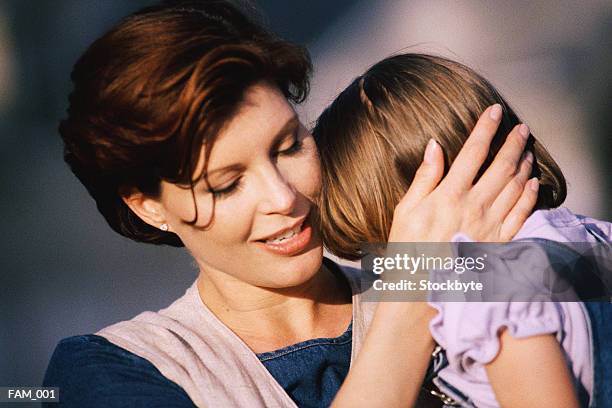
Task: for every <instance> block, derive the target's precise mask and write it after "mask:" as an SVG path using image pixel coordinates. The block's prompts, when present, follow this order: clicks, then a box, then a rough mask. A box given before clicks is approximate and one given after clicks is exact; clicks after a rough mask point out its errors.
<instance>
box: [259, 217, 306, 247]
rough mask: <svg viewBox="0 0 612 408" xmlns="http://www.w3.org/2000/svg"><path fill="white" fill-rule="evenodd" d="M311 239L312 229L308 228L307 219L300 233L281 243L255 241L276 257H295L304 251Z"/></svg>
mask: <svg viewBox="0 0 612 408" xmlns="http://www.w3.org/2000/svg"><path fill="white" fill-rule="evenodd" d="M311 238H312V227H311V226H310V223H309V219H308V217H307V218H306V220H304V222H303V223H302V228H301V229H300V232H299V233H298V234H296V235H294V236H292V237H291V238H289V239H285V240H284V241H282V242H274V243H272V242H265V241H257V244H259V245H261V246H263V247H264V249H266V250H267V251H270V252H272V253H274V254H277V255H284V256H291V255H295V254H297V253H299V252H301V251H302V250H304V249H305V248H306V247H307V246H308V244H309V243H310V239H311Z"/></svg>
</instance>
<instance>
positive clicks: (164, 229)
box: [159, 223, 168, 231]
mask: <svg viewBox="0 0 612 408" xmlns="http://www.w3.org/2000/svg"><path fill="white" fill-rule="evenodd" d="M159 229H160V230H162V231H168V224H166V223H163V224H162V225H160V226H159Z"/></svg>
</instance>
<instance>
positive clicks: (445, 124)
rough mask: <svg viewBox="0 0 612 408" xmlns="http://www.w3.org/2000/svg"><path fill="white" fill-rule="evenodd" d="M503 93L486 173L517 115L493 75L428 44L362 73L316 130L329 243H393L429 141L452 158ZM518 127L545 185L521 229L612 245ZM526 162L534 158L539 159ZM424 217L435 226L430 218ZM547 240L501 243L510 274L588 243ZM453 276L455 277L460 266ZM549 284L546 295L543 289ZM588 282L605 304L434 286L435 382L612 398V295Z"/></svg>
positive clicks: (536, 397) (476, 402)
mask: <svg viewBox="0 0 612 408" xmlns="http://www.w3.org/2000/svg"><path fill="white" fill-rule="evenodd" d="M494 103H499V104H501V105H503V106H504V115H503V117H502V121H501V124H500V127H499V131H498V133H497V135H496V137H495V138H494V139H493V142H492V144H491V150H490V154H489V158H488V162H485V165H484V166H483V168H482V169H481V172H484V170H485V169H486V167H487V165H488V163H490V161H491V160H492V159H493V157H494V156H495V154H496V153H497V152H498V150H499V148H500V146H502V144H503V142H504V141H505V139H506V132H507V131H508V130H509V129H511V128H513V127H515V126H519V125H520V119H519V118H518V117H517V115H516V114H515V113H514V111H513V110H512V108H510V107H509V105H508V103H507V102H506V101H505V100H504V99H503V98H502V97H501V96H500V94H499V92H498V91H497V90H496V89H495V88H494V87H493V86H492V85H491V84H490V83H489V82H488V81H487V80H485V79H484V78H482V77H481V76H480V75H478V74H477V73H475V72H474V71H473V70H471V69H469V68H468V67H466V66H464V65H462V64H459V63H457V62H454V61H450V60H448V59H445V58H441V57H436V56H431V55H424V54H401V55H396V56H393V57H389V58H386V59H384V60H382V61H380V62H378V63H377V64H375V65H374V66H372V67H371V68H370V69H368V71H367V72H366V73H364V74H363V75H362V76H360V77H358V78H357V79H355V80H354V81H353V82H352V83H351V84H350V85H349V86H348V87H347V88H346V89H345V90H344V91H343V92H342V93H341V94H340V95H339V96H338V97H337V99H336V100H335V101H334V102H333V103H332V104H331V105H330V106H329V107H328V108H327V109H326V110H325V111H324V112H323V113H322V114H321V116H320V118H319V120H318V122H317V125H316V127H315V129H314V130H313V134H314V135H315V138H316V140H317V143H318V145H319V148H320V152H321V161H322V165H323V168H325V169H326V171H325V172H323V175H324V177H323V189H322V194H321V197H320V200H321V220H322V223H321V225H322V232H323V237H324V243H325V245H326V246H327V247H328V248H329V250H330V251H331V252H333V253H335V254H337V255H339V256H341V257H344V258H348V259H357V258H361V257H362V256H363V254H362V252H361V249H360V244H361V245H363V243H368V242H370V243H377V242H385V241H386V240H387V239H388V237H389V235H390V234H392V232H393V226H392V223H391V219H392V216H393V214H392V211H393V208H394V207H395V206H396V204H397V203H398V202H399V201H400V199H401V198H402V195H403V191H404V190H405V188H406V186H408V185H410V182H411V180H412V179H413V178H414V177H415V174H416V172H417V168H418V166H419V163H420V158H421V156H422V154H423V151H426V150H427V149H428V146H432V145H436V144H439V145H440V146H441V147H442V151H443V152H444V154H445V155H446V157H445V159H446V160H445V161H446V163H449V164H452V163H453V162H454V160H457V159H458V158H459V156H460V155H461V154H462V152H463V150H462V146H463V145H464V143H467V140H466V139H467V135H468V133H469V129H471V128H472V127H473V126H474V124H475V122H476V120H477V118H478V115H479V113H480V112H482V111H483V110H485V109H486V108H487V106H489V105H491V104H494ZM519 128H522V130H523V132H522V133H523V135H524V138H525V140H526V141H527V139H529V143H528V146H529V147H528V151H527V152H526V154H525V156H524V157H525V158H526V162H525V166H524V168H523V170H522V171H525V172H528V171H530V172H531V175H530V176H529V177H534V178H532V179H531V181H530V183H531V182H533V183H534V186H537V185H539V194H538V202H537V204H536V210H537V211H535V212H534V213H533V214H532V215H531V216H530V217H529V218H528V220H527V221H526V223H525V225H524V226H523V227H522V228H521V230H520V231H519V233H518V234H517V236H516V237H517V238H519V239H520V240H522V241H524V240H527V239H534V238H537V239H539V240H554V241H556V242H566V243H568V242H569V243H571V242H583V243H590V246H589V247H588V248H589V249H590V250H591V251H592V250H593V249H592V248H591V246H595V247H596V246H598V245H600V246H604V247H608V245H609V243H610V241H611V240H612V224H611V223H609V222H605V221H600V220H595V219H592V218H588V217H584V216H577V215H575V214H573V213H571V211H569V210H568V209H566V208H560V205H561V203H562V202H563V201H564V199H565V196H566V184H565V178H564V177H563V174H562V172H561V170H560V169H559V167H558V166H557V164H556V163H555V161H554V160H553V158H552V157H551V156H550V154H549V153H548V152H547V151H546V149H545V148H544V147H543V146H542V144H541V143H540V142H539V141H538V140H537V139H536V138H535V137H533V135H531V134H530V132H529V130H528V129H526V128H525V127H524V126H523V125H521V126H519ZM347 146H350V149H347ZM527 162H533V163H534V165H533V168H532V166H528V165H527ZM348 175H350V177H348ZM482 177H483V178H485V177H487V175H486V173H485V174H484V175H483V176H482ZM536 177H537V178H536ZM366 180H367V182H366ZM538 180H539V181H538ZM355 197H358V199H355ZM421 222H425V223H426V224H430V222H429V221H428V220H427V219H425V220H421ZM538 242H545V243H546V242H547V241H538ZM583 246H584V245H583ZM489 248H490V247H489ZM515 248H516V247H515ZM539 248H541V247H540V246H538V247H537V248H536V247H535V245H534V244H532V245H531V246H529V245H525V246H523V247H522V248H521V250H520V252H517V251H513V250H512V248H507V249H503V248H502V250H503V251H504V252H502V253H501V254H502V255H503V254H507V255H503V257H502V258H499V259H504V260H505V261H504V262H505V264H506V265H507V270H508V272H509V273H510V274H511V273H514V272H517V271H519V270H525V271H529V275H530V277H531V279H530V281H529V282H531V283H530V285H535V284H537V282H536V280H534V278H535V276H537V275H536V274H537V273H540V272H541V270H540V269H539V265H538V264H537V262H540V260H541V259H546V266H547V267H549V266H550V263H553V262H555V260H556V262H563V259H564V258H563V257H565V259H575V255H574V254H575V252H574V251H576V249H579V248H580V247H576V246H570V247H564V246H561V245H558V244H555V243H552V242H551V241H548V243H546V244H545V246H542V248H546V253H545V254H546V256H545V258H543V257H539V258H537V257H536V256H537V253H539V252H536V251H539V250H540V249H539ZM564 248H565V249H564ZM562 251H566V252H567V253H571V254H572V255H571V257H570V258H567V257H566V253H564V252H562ZM608 254H609V251H608ZM489 255H493V254H489ZM608 256H609V255H608ZM593 259H594V258H593ZM608 262H609V261H608ZM559 264H560V265H565V266H569V265H571V263H570V262H569V261H565V262H564V263H559ZM581 265H582V269H581V270H580V271H579V272H581V274H580V277H579V278H578V279H579V280H580V282H579V283H580V287H582V288H583V290H582V293H587V292H585V291H584V288H586V287H585V280H586V279H587V275H586V272H588V271H587V270H585V266H586V265H588V263H585V262H583V263H582V264H581ZM437 273H438V274H440V273H441V272H437ZM497 273H498V274H501V273H503V272H502V271H499V270H498V271H497ZM604 273H605V272H604ZM608 273H609V272H608ZM444 276H445V277H447V278H451V279H452V278H453V277H456V275H455V273H454V271H452V272H450V273H448V274H445V275H444ZM604 278H605V276H604ZM542 282H544V281H542ZM600 283H601V281H599V284H600ZM541 285H542V287H541V288H540V289H541V290H542V291H541V292H540V293H545V292H544V290H546V286H544V283H541ZM588 289H589V292H588V293H589V294H590V296H591V297H589V298H588V299H589V300H592V299H594V298H597V297H600V296H601V297H602V298H603V299H605V302H603V303H591V302H588V303H586V304H583V303H581V302H552V301H549V302H542V301H541V299H542V298H541V297H540V298H538V299H539V301H526V300H528V298H527V295H523V296H521V293H516V294H515V295H517V297H516V298H515V299H516V300H521V302H503V301H499V300H498V299H499V298H498V299H491V298H485V299H484V300H487V299H489V300H496V301H494V302H478V303H475V302H474V303H470V302H442V301H439V300H437V297H436V293H433V294H432V298H431V301H430V303H431V305H432V306H434V307H435V308H436V310H437V315H436V317H435V318H434V319H433V320H432V322H431V324H430V329H431V332H432V335H433V337H434V339H435V340H436V342H437V343H438V344H439V345H440V346H442V347H443V348H444V349H445V355H446V357H447V358H448V365H447V366H445V367H441V368H440V369H439V372H438V373H437V374H438V376H437V378H436V384H438V385H440V387H441V388H443V389H444V390H445V391H446V392H447V393H448V394H452V395H454V396H455V399H456V400H458V401H461V402H462V405H461V406H466V407H469V406H478V407H497V406H500V405H501V406H504V407H540V406H564V407H577V406H587V405H589V403H590V406H609V405H610V404H611V403H612V395H611V394H612V387H611V386H610V382H609V372H608V371H609V369H608V368H607V367H609V365H610V362H611V360H610V357H609V355H608V354H607V351H606V350H608V349H609V348H610V340H609V335H610V334H611V333H612V331H611V330H612V329H611V328H610V323H609V321H610V318H611V317H612V316H611V312H612V309H611V308H610V306H611V305H610V303H609V300H610V299H609V296H610V295H609V293H605V288H604V291H603V292H602V291H601V289H602V288H601V286H600V285H598V287H590V288H588ZM593 289H596V290H595V291H594V290H593ZM506 290H507V291H510V288H508V287H507V286H506ZM524 291H525V289H523V292H524ZM598 292H599V293H598ZM485 296H486V295H485ZM529 299H531V298H529Z"/></svg>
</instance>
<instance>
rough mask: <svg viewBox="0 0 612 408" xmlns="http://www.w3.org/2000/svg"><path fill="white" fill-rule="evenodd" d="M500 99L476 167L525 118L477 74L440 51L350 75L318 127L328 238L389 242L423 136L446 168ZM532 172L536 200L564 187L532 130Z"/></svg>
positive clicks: (335, 242) (339, 251) (341, 245)
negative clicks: (498, 115)
mask: <svg viewBox="0 0 612 408" xmlns="http://www.w3.org/2000/svg"><path fill="white" fill-rule="evenodd" d="M495 103H500V104H501V105H502V107H503V116H502V121H501V124H500V126H499V130H498V132H497V134H496V135H495V138H494V139H493V142H492V144H491V150H490V152H489V157H488V158H487V161H486V162H485V164H484V165H483V166H482V168H481V170H480V173H479V175H478V177H479V176H480V174H482V172H483V171H484V170H485V169H486V168H487V167H488V166H489V165H490V164H491V162H492V160H493V158H494V156H495V154H496V153H497V151H498V150H499V149H500V147H501V146H502V145H503V143H504V141H505V138H506V136H507V135H508V133H509V132H510V131H511V130H512V128H513V127H514V126H515V125H517V124H519V123H520V122H521V121H520V120H519V118H518V117H517V116H516V114H515V113H514V111H513V110H512V109H511V108H510V106H509V105H508V104H507V103H506V101H505V100H504V99H503V98H502V97H501V95H500V94H499V93H498V92H497V91H496V90H495V88H494V87H493V86H492V85H491V84H490V83H489V82H488V81H487V80H485V79H484V78H482V77H481V76H480V75H478V74H477V73H475V72H474V71H473V70H471V69H469V68H467V67H466V66H464V65H462V64H459V63H457V62H454V61H450V60H447V59H445V58H441V57H434V56H430V55H423V54H403V55H397V56H394V57H390V58H387V59H385V60H383V61H381V62H379V63H377V64H376V65H374V66H373V67H372V68H370V69H369V70H368V71H367V72H366V73H365V74H364V75H362V76H360V77H359V78H357V79H355V80H354V81H353V82H352V83H351V84H350V85H349V86H348V87H347V88H346V89H345V90H344V91H343V92H342V93H341V94H340V95H339V96H338V97H337V98H336V100H335V101H334V102H333V103H332V104H331V105H330V106H329V107H328V108H327V109H326V110H325V111H324V112H323V114H322V115H321V116H320V117H319V119H318V121H317V125H316V127H315V129H314V132H313V133H314V135H315V138H316V140H317V143H318V145H319V149H320V154H321V161H322V167H323V170H324V171H323V173H324V174H323V191H322V194H321V201H320V207H321V208H320V213H321V214H320V216H321V223H322V231H323V238H324V242H325V245H326V247H327V248H328V249H329V250H330V251H331V252H333V253H335V254H336V255H338V256H341V257H344V258H347V259H357V258H359V257H360V251H359V247H360V244H362V243H366V242H386V240H387V237H388V234H389V230H390V228H391V222H392V219H393V210H394V208H395V206H396V205H397V203H398V202H399V200H400V199H401V197H402V196H403V195H404V194H405V192H406V190H407V189H408V186H409V185H410V183H411V182H412V180H413V178H414V174H415V172H416V170H417V168H418V167H419V165H420V164H421V162H422V160H423V154H424V152H425V147H426V145H427V142H428V141H429V139H431V138H433V139H435V140H436V141H437V142H438V143H439V144H440V146H441V147H442V150H443V151H444V156H445V174H446V171H448V168H449V167H450V164H451V163H452V162H453V160H454V159H455V157H456V156H457V154H458V153H459V150H460V149H461V147H462V146H463V144H464V142H465V141H466V139H467V137H468V136H469V134H470V132H471V130H472V129H473V127H474V125H475V124H476V121H477V119H478V117H479V116H480V114H481V113H482V112H483V111H484V110H485V109H486V108H487V107H488V106H489V105H492V104H495ZM527 146H528V149H529V150H531V151H532V152H533V154H534V158H535V161H534V165H533V172H532V176H537V177H538V178H539V181H540V189H539V196H538V202H537V208H554V207H557V206H559V205H560V204H561V203H562V202H563V200H564V199H565V196H566V185H565V179H564V177H563V174H562V173H561V170H560V169H559V167H558V166H557V164H556V163H555V161H554V160H553V159H552V157H551V156H550V155H549V154H548V152H547V151H546V150H545V149H544V147H543V146H542V145H541V144H540V143H539V142H538V141H537V140H536V139H535V138H534V137H533V135H532V136H531V137H530V140H529V142H528V145H527Z"/></svg>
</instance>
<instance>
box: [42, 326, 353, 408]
mask: <svg viewBox="0 0 612 408" xmlns="http://www.w3.org/2000/svg"><path fill="white" fill-rule="evenodd" d="M351 336H352V323H351V324H350V325H349V327H348V329H347V330H346V331H345V332H344V333H343V334H342V335H340V336H339V337H335V338H318V339H311V340H306V341H303V342H300V343H297V344H293V345H291V346H288V347H284V348H282V349H279V350H275V351H271V352H267V353H260V354H258V355H257V356H258V357H259V359H260V361H261V362H262V363H263V364H264V366H265V367H266V368H267V369H268V371H269V372H270V374H272V376H273V377H274V378H275V379H276V381H277V382H278V383H279V384H280V385H281V386H282V387H283V388H284V389H285V391H286V392H287V394H289V396H291V398H292V399H293V400H294V401H295V403H296V404H297V405H298V406H300V407H327V406H329V405H330V404H331V401H332V400H333V398H334V396H335V395H336V393H337V392H338V389H339V388H340V385H341V384H342V382H343V381H344V378H345V377H346V375H347V373H348V369H349V364H350V360H351ZM43 385H44V386H46V387H60V406H61V407H66V408H73V407H74V408H76V407H78V408H82V407H89V408H120V407H126V408H127V407H136V408H138V407H147V408H193V407H194V404H193V402H192V401H191V399H190V398H189V396H188V395H187V394H186V393H185V391H184V390H183V389H182V388H181V387H179V386H178V385H177V384H176V383H174V382H172V381H170V380H169V379H167V378H166V377H164V376H163V375H162V374H161V373H160V372H159V370H158V369H157V368H155V366H153V364H151V363H150V362H149V361H148V360H145V359H144V358H142V357H139V356H137V355H135V354H133V353H131V352H129V351H127V350H125V349H123V348H121V347H119V346H116V345H115V344H113V343H111V342H109V341H108V340H106V339H105V338H104V337H101V336H97V335H94V334H88V335H83V336H74V337H68V338H66V339H64V340H62V341H60V342H59V344H58V345H57V347H56V348H55V351H54V353H53V356H52V357H51V361H50V362H49V366H48V368H47V372H46V374H45V379H44V382H43ZM43 406H48V407H50V408H51V407H57V404H43Z"/></svg>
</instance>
